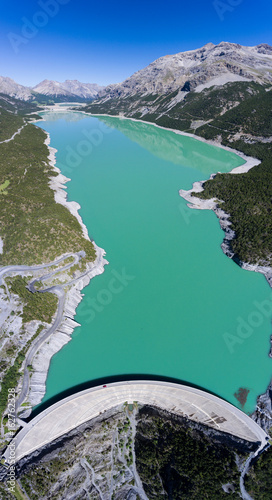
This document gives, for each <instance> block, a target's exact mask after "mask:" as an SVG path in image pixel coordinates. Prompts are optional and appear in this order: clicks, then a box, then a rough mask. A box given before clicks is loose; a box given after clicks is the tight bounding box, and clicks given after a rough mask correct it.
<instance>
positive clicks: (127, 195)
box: [39, 113, 272, 413]
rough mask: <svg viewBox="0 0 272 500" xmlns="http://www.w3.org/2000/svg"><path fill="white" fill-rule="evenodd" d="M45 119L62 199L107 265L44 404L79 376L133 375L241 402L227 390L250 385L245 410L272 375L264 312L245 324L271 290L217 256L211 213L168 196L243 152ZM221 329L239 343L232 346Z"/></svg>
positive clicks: (52, 373) (54, 369)
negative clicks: (76, 209) (73, 207)
mask: <svg viewBox="0 0 272 500" xmlns="http://www.w3.org/2000/svg"><path fill="white" fill-rule="evenodd" d="M43 117H44V119H45V120H46V121H43V122H40V124H39V125H40V126H41V128H44V129H45V130H46V131H48V132H49V133H50V135H51V146H53V147H55V148H57V150H58V152H57V155H56V158H57V166H59V168H60V169H61V171H62V173H63V174H64V175H67V176H68V177H70V178H71V182H69V183H68V184H67V192H68V200H69V201H72V200H75V201H77V202H78V203H80V205H81V207H82V208H81V210H80V215H81V216H82V219H83V222H84V223H85V224H86V226H87V228H88V232H89V234H90V235H92V237H93V238H94V240H95V242H96V244H97V245H99V246H101V247H102V248H104V249H105V250H106V252H107V253H106V258H107V260H108V261H109V265H107V266H106V267H105V271H104V273H103V274H102V275H100V276H98V277H96V278H94V279H93V280H92V281H91V283H90V285H89V286H87V287H86V288H84V291H83V292H84V298H83V300H82V302H81V303H80V305H79V306H78V308H77V315H76V317H75V319H76V321H77V322H78V323H79V324H80V325H81V326H80V327H78V328H76V329H75V331H74V334H73V335H72V341H71V342H69V343H68V344H67V345H65V346H64V347H63V348H62V350H61V351H59V352H58V353H57V354H56V355H55V356H54V357H53V358H52V360H51V364H50V369H49V373H48V379H47V386H46V395H45V398H44V400H43V403H45V402H46V400H50V401H51V400H52V399H51V398H54V397H57V398H59V397H60V394H64V393H66V390H67V391H68V392H69V391H70V387H79V386H81V387H82V384H83V386H84V384H85V383H86V384H89V383H90V382H89V381H93V384H94V385H96V384H97V381H100V380H117V379H118V380H120V377H119V375H118V374H120V373H121V374H122V373H123V374H127V375H126V378H128V379H131V377H132V376H133V377H134V375H130V374H140V373H142V374H149V375H146V376H145V377H146V378H148V377H152V374H157V377H158V378H159V379H163V377H166V378H169V380H172V381H173V380H176V381H179V382H180V381H181V380H184V381H186V382H185V384H186V383H187V384H188V382H190V383H191V384H193V385H195V386H198V387H202V388H204V390H206V391H211V392H212V393H215V394H217V395H219V396H220V397H221V398H225V399H226V400H227V401H229V402H231V403H232V404H235V405H236V406H238V407H239V408H240V409H241V404H240V403H238V400H237V397H236V396H237V395H238V397H239V394H240V392H239V391H241V390H242V391H248V397H247V401H246V404H245V405H244V407H243V410H244V411H245V412H246V413H249V412H252V411H253V410H254V406H255V402H256V397H257V396H258V394H260V393H262V392H264V391H265V390H266V388H267V385H268V383H269V379H270V377H271V372H272V366H271V360H270V359H269V358H268V356H267V353H268V350H269V338H270V334H271V318H270V317H266V316H263V317H262V318H261V319H262V321H261V322H260V324H259V325H258V326H254V327H251V326H250V322H251V319H252V314H255V315H256V312H258V309H256V302H257V303H258V304H262V303H263V301H265V300H268V298H269V300H271V299H270V295H271V290H270V289H269V287H268V285H267V283H266V282H265V280H264V278H263V276H261V275H259V274H257V273H252V272H249V271H244V270H242V269H240V268H239V267H238V266H237V265H235V264H234V262H233V261H231V260H230V259H228V258H227V257H226V256H225V255H224V254H223V252H222V250H221V248H220V244H221V243H222V240H223V237H224V233H223V231H222V230H221V229H220V227H219V224H218V220H217V219H216V216H215V214H214V213H212V212H209V211H198V210H190V209H189V208H188V207H187V205H186V202H185V201H184V200H183V199H181V198H180V196H179V193H178V191H179V189H190V188H191V186H192V183H193V182H195V181H199V180H203V179H207V178H209V177H210V174H211V173H214V172H217V171H222V172H226V171H230V170H231V169H232V168H235V167H237V166H239V165H241V163H243V161H242V160H241V158H239V157H238V156H237V155H235V154H233V153H232V152H229V151H224V150H222V149H220V148H219V147H213V146H211V145H208V144H205V143H203V142H201V141H198V140H196V139H192V138H189V137H183V136H182V135H178V134H175V133H174V132H171V131H169V130H163V129H159V128H157V127H154V126H152V125H149V124H143V123H140V122H133V121H131V120H125V119H118V118H111V117H110V118H106V117H99V118H94V117H89V116H86V115H83V114H80V113H74V114H73V113H68V114H67V113H64V114H63V113H62V114H61V115H59V119H58V114H57V113H56V114H55V115H54V116H52V113H51V114H48V115H47V114H43ZM97 131H100V138H101V140H100V142H99V143H98V142H97V145H96V146H93V147H92V149H91V150H90V153H89V154H86V155H85V156H81V157H80V158H79V160H80V161H79V160H78V161H77V163H76V164H74V165H72V164H70V165H69V162H67V158H68V159H69V155H68V153H69V152H70V153H71V152H74V154H77V155H78V156H79V153H80V151H83V142H82V141H83V140H85V141H86V137H87V136H89V137H91V136H92V135H91V134H93V137H94V136H95V135H94V134H95V133H96V134H97ZM86 134H87V135H86ZM101 134H102V135H101ZM84 144H85V143H84ZM85 146H86V144H85ZM85 151H86V148H85ZM67 155H68V156H67ZM74 157H75V158H77V157H76V156H74ZM77 159H78V158H77ZM123 269H125V271H126V273H127V274H128V275H129V276H131V277H133V279H132V280H130V281H129V282H128V284H127V286H123V288H122V287H119V288H120V293H119V292H118V293H116V294H112V293H111V292H110V283H111V281H112V279H113V277H114V276H116V274H119V275H120V273H121V272H122V270H123ZM121 288H122V289H121ZM101 297H104V298H105V297H106V299H107V300H103V302H101ZM108 299H109V300H108ZM241 325H243V329H244V330H243V331H242V334H243V335H242V336H240V337H239V333H240V330H241V328H242V327H241ZM245 325H246V326H245ZM246 329H247V330H246ZM248 332H249V333H248ZM226 335H228V336H229V337H228V338H231V336H232V338H236V339H238V341H237V342H236V344H235V345H234V346H233V347H232V346H231V345H228V343H227V342H226V338H227V337H226ZM253 367H254V368H253ZM259 367H261V369H260V368H259ZM122 377H124V376H123V375H122ZM137 377H138V378H139V376H137ZM73 390H74V389H73ZM235 394H236V396H235Z"/></svg>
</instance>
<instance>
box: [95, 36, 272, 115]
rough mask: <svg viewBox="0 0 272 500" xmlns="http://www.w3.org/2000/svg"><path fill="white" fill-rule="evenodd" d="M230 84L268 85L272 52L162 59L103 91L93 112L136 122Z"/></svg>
mask: <svg viewBox="0 0 272 500" xmlns="http://www.w3.org/2000/svg"><path fill="white" fill-rule="evenodd" d="M231 82H246V83H249V82H255V83H256V84H261V85H266V84H267V85H268V84H272V47H271V46H269V45H267V44H260V45H257V46H255V47H245V46H242V45H239V44H236V43H229V42H221V43H219V44H218V45H214V44H213V43H208V44H207V45H204V47H202V48H200V49H196V50H190V51H188V52H180V53H178V54H174V55H167V56H164V57H161V58H160V59H157V60H156V61H154V62H153V63H151V64H149V66H147V67H146V68H144V69H141V70H140V71H137V73H134V74H133V75H132V76H131V77H130V78H127V79H126V80H125V81H124V82H122V83H119V84H114V85H109V86H107V87H105V88H104V89H102V90H101V91H100V92H99V94H98V100H97V101H96V102H95V103H93V104H92V105H91V109H92V112H96V111H97V112H99V113H102V112H103V113H109V114H124V115H126V116H134V115H135V114H136V115H135V117H136V118H140V117H145V116H146V115H151V114H152V115H154V114H156V115H157V116H158V115H160V114H161V113H163V114H164V115H165V114H167V113H168V112H169V111H170V110H171V109H172V108H174V107H176V106H179V107H180V106H181V105H182V102H183V101H184V100H185V98H186V96H188V95H189V94H194V95H196V94H200V93H201V92H202V91H204V90H206V89H207V90H210V89H211V88H212V87H213V88H218V87H222V86H223V85H225V84H227V83H231ZM151 121H153V120H151Z"/></svg>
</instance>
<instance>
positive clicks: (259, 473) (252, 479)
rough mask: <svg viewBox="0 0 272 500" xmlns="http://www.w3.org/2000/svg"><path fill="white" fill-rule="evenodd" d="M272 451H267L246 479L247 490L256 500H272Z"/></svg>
mask: <svg viewBox="0 0 272 500" xmlns="http://www.w3.org/2000/svg"><path fill="white" fill-rule="evenodd" d="M271 470H272V449H271V448H269V449H268V450H266V451H265V452H264V453H262V455H261V456H260V458H258V460H257V462H256V463H255V464H254V465H253V466H252V467H251V469H250V471H249V474H248V475H247V476H246V478H245V488H246V490H247V492H248V493H249V495H250V496H251V497H252V498H255V499H256V500H257V499H258V500H271V498H272V482H271Z"/></svg>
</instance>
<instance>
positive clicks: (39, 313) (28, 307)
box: [6, 276, 58, 323]
mask: <svg viewBox="0 0 272 500" xmlns="http://www.w3.org/2000/svg"><path fill="white" fill-rule="evenodd" d="M6 282H7V284H8V286H9V289H10V291H11V292H12V293H15V294H16V295H19V297H20V298H21V299H23V301H24V307H23V323H27V322H28V321H32V320H39V321H45V322H46V323H51V321H52V317H53V314H54V313H55V312H56V309H57V305H58V298H57V297H56V295H54V294H53V293H50V292H44V293H39V292H36V293H32V292H30V291H29V290H28V289H27V288H26V285H27V283H28V279H27V278H23V277H22V276H16V277H15V278H7V279H6Z"/></svg>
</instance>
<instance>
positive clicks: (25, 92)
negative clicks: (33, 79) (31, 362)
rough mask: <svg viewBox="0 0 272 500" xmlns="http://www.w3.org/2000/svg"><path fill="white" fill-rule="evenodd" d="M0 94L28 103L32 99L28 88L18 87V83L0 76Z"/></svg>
mask: <svg viewBox="0 0 272 500" xmlns="http://www.w3.org/2000/svg"><path fill="white" fill-rule="evenodd" d="M0 93H1V94H7V95H9V96H10V97H16V99H21V100H23V101H28V100H29V99H31V97H32V94H31V89H30V88H29V87H24V85H19V83H16V82H15V81H14V80H12V79H11V78H8V77H5V76H0Z"/></svg>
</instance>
